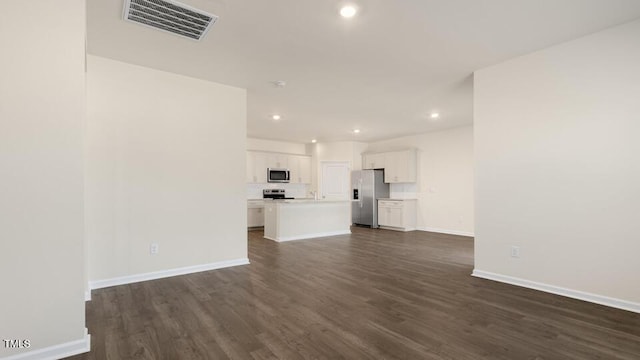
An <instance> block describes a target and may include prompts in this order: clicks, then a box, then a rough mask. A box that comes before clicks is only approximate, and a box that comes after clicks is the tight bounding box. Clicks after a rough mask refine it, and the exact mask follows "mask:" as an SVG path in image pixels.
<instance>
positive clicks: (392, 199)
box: [378, 198, 418, 201]
mask: <svg viewBox="0 0 640 360" xmlns="http://www.w3.org/2000/svg"><path fill="white" fill-rule="evenodd" d="M378 200H391V201H407V200H411V201H415V200H418V199H398V198H378Z"/></svg>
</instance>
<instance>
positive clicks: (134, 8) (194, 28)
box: [124, 0, 218, 41]
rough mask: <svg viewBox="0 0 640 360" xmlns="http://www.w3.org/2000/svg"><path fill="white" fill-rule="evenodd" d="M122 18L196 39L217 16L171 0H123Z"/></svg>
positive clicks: (204, 33) (204, 32)
mask: <svg viewBox="0 0 640 360" xmlns="http://www.w3.org/2000/svg"><path fill="white" fill-rule="evenodd" d="M124 19H125V20H127V21H132V22H136V23H139V24H142V25H145V26H150V27H153V28H156V29H159V30H162V31H167V32H170V33H173V34H176V35H180V36H184V37H188V38H189V39H193V40H196V41H198V40H201V39H202V38H203V37H204V36H205V35H206V34H207V31H209V28H210V27H211V26H212V25H213V24H214V23H215V22H216V20H218V17H217V16H215V15H213V14H209V13H207V12H204V11H202V10H198V9H194V8H192V7H190V6H187V5H184V4H181V3H179V2H177V1H173V0H125V1H124Z"/></svg>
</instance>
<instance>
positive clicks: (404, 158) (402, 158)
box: [362, 149, 418, 183]
mask: <svg viewBox="0 0 640 360" xmlns="http://www.w3.org/2000/svg"><path fill="white" fill-rule="evenodd" d="M362 168H363V169H384V182H386V183H413V182H416V181H417V172H418V171H417V156H416V150H415V149H408V150H401V151H389V152H384V153H376V154H363V155H362Z"/></svg>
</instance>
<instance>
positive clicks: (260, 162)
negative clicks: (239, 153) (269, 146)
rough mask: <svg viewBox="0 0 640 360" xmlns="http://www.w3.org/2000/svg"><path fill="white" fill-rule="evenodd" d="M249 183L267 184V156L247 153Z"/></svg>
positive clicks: (251, 152) (252, 152) (253, 152)
mask: <svg viewBox="0 0 640 360" xmlns="http://www.w3.org/2000/svg"><path fill="white" fill-rule="evenodd" d="M247 182H248V183H256V184H259V183H266V182H267V154H265V153H262V152H257V151H247Z"/></svg>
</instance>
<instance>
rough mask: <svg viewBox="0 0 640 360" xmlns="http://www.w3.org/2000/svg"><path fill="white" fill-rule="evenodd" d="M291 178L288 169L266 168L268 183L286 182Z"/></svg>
mask: <svg viewBox="0 0 640 360" xmlns="http://www.w3.org/2000/svg"><path fill="white" fill-rule="evenodd" d="M290 180H291V174H290V173H289V169H274V168H268V169H267V182H270V183H288V182H289V181H290Z"/></svg>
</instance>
